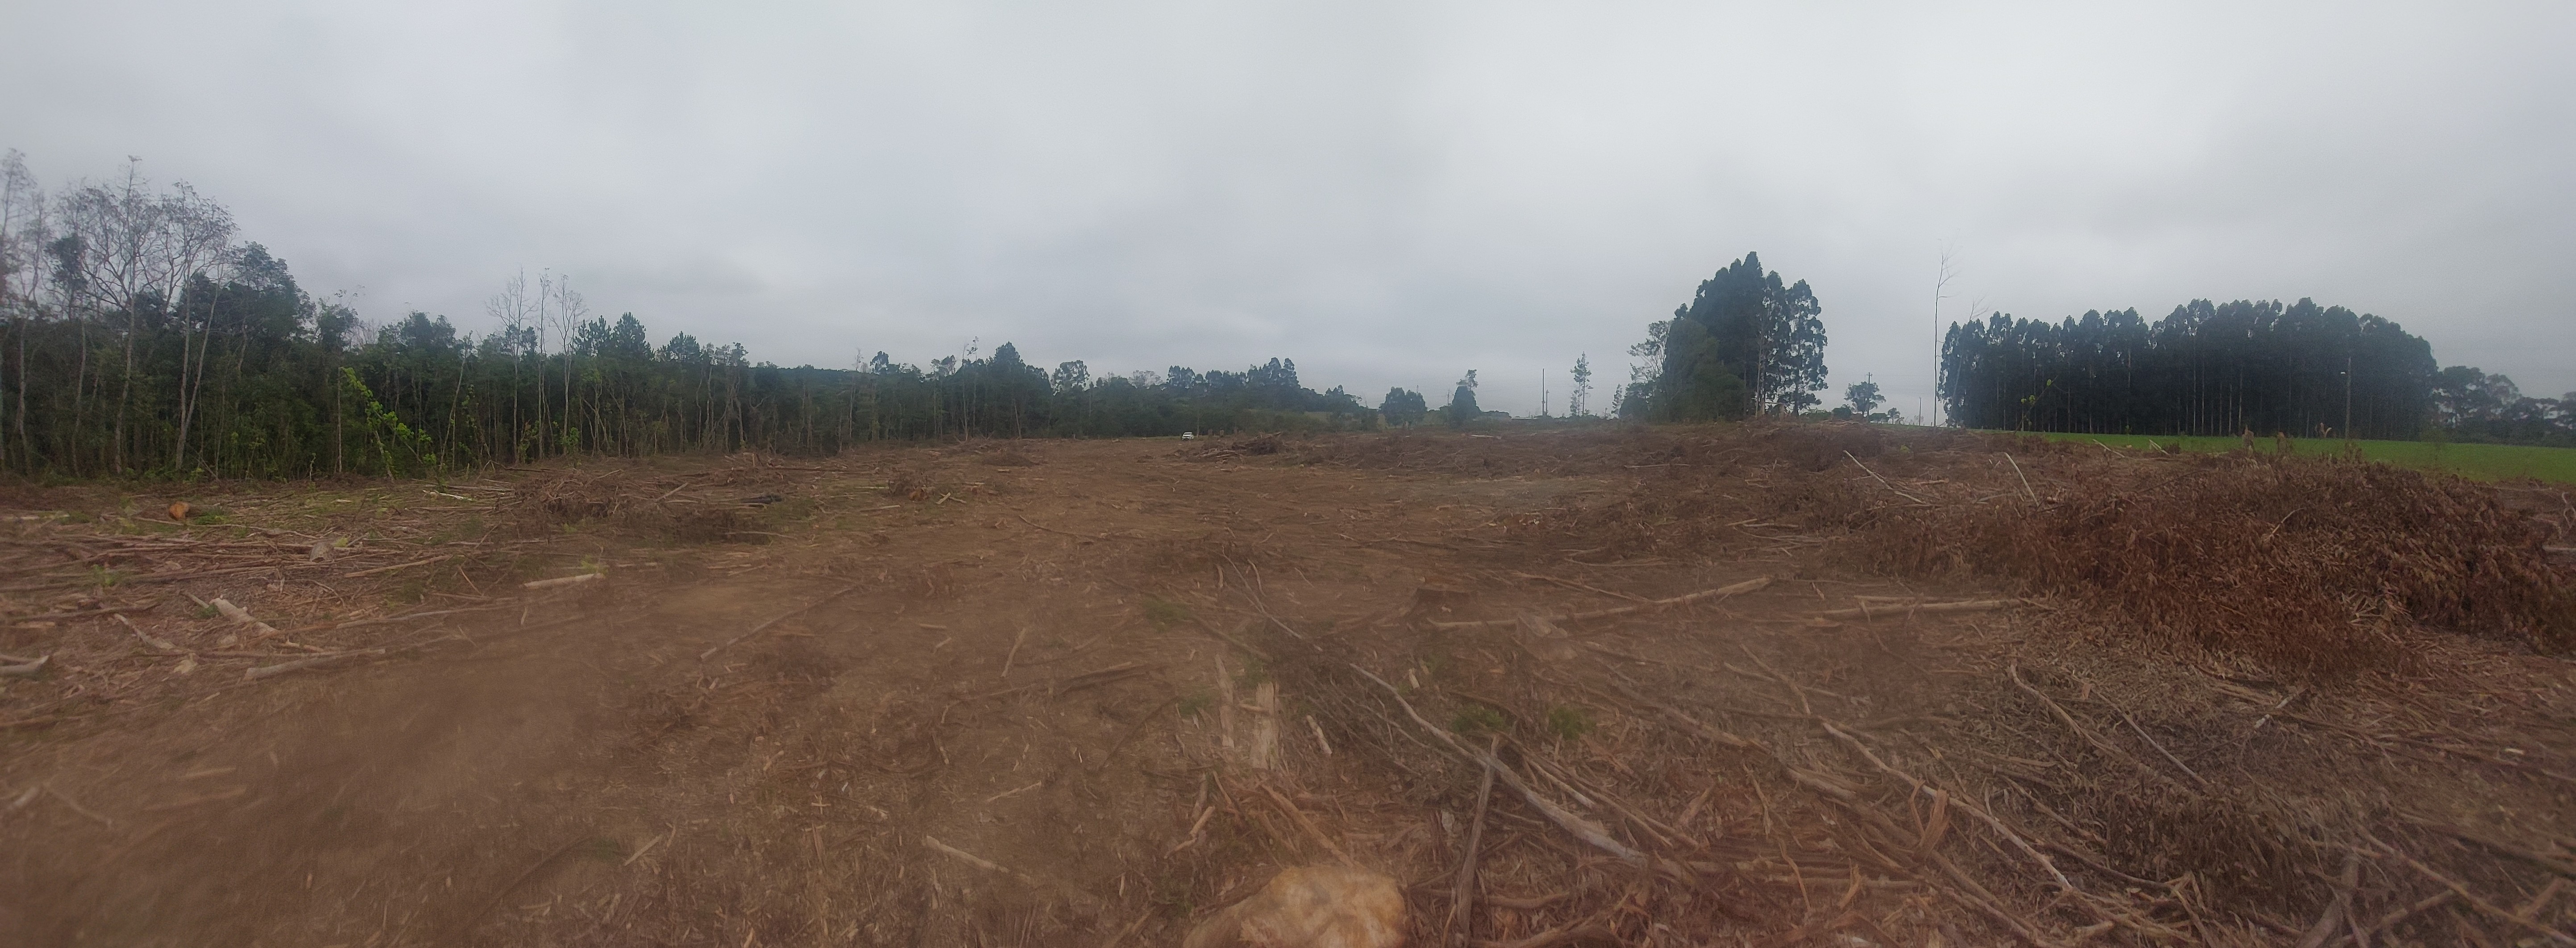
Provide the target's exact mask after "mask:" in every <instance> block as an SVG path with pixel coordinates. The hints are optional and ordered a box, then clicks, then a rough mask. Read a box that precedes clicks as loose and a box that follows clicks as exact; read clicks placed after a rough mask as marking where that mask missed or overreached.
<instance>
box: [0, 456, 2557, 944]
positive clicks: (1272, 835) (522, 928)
mask: <svg viewBox="0 0 2576 948" xmlns="http://www.w3.org/2000/svg"><path fill="white" fill-rule="evenodd" d="M180 500H184V501H186V502H187V503H189V504H191V505H192V508H193V509H192V510H191V511H190V512H189V516H190V518H191V522H189V523H187V524H185V525H183V524H181V523H178V522H174V521H173V520H172V518H171V516H170V513H169V512H168V511H167V510H166V509H165V508H166V507H167V506H168V505H169V504H170V503H171V502H172V501H180ZM0 506H5V508H6V510H5V514H6V517H7V519H6V521H5V522H0V575H5V576H6V577H7V578H6V579H5V580H0V608H5V609H6V610H7V612H8V613H9V615H10V616H11V621H10V624H9V625H8V626H7V627H6V629H5V631H0V664H7V665H10V666H11V667H12V668H15V669H19V670H20V671H17V672H8V670H5V669H0V673H8V674H9V675H10V676H9V677H0V683H5V691H0V943H7V944H12V945H87V944H96V945H254V944H256V945H272V946H285V945H316V946H320V945H346V946H353V948H354V946H369V948H376V946H388V945H449V944H492V945H503V944H507V945H719V946H727V948H732V946H751V945H842V944H862V945H882V944H903V945H941V946H946V945H1085V946H1100V945H1112V944H1127V945H1171V944H1178V943H1179V941H1180V939H1181V937H1182V935H1183V934H1184V933H1185V932H1187V931H1188V930H1189V927H1190V925H1191V924H1192V922H1193V921H1194V920H1196V919H1199V918H1202V917H1204V916H1205V915H1206V914H1208V913H1209V912H1211V911H1213V910H1214V909H1217V908H1219V907H1222V906H1224V905H1226V904H1228V903H1230V902H1233V901H1235V900H1237V899H1239V898H1241V897H1243V896H1244V895H1246V894H1248V893H1249V892H1251V891H1253V890H1254V889H1256V888H1258V887H1259V886H1260V885H1261V884H1262V883H1263V882H1264V881H1266V880H1267V879H1268V878H1269V877H1270V875H1271V874H1272V873H1273V872H1275V871H1276V870H1277V869H1278V868H1280V867H1283V866H1290V865H1302V864H1336V863H1344V862H1348V863H1353V864H1357V865H1359V866H1363V867H1368V868H1371V869H1376V870H1380V871H1383V872H1386V873H1388V874H1390V875H1392V876H1394V877H1395V878H1397V879H1398V880H1400V881H1401V882H1402V883H1404V884H1405V885H1406V886H1407V888H1406V896H1407V903H1408V908H1409V910H1410V916H1411V925H1412V926H1413V935H1412V942H1411V943H1413V944H1416V945H1438V944H1445V943H1449V942H1452V941H1461V942H1465V943H1483V942H1491V943H1498V944H1516V945H1532V946H1534V945H1544V944H1560V943H1596V944H1624V945H1659V946H1660V945H1702V944H1719V945H1737V944H1761V945H1786V944H1795V943H1811V944H1831V945H1862V944H1869V945H1926V944H1942V945H1985V944H2007V943H2032V944H2049V945H2071V944H2081V943H2093V944H2164V943H2170V944H2183V945H2213V946H2215V945H2273V944H2281V945H2287V944H2306V945H2325V944H2337V943H2359V944H2365V945H2386V944H2424V945H2431V944H2494V945H2505V944H2568V943H2576V940H2571V939H2570V938H2569V936H2568V935H2567V934H2566V933H2567V932H2568V931H2569V930H2570V929H2571V921H2576V894H2568V893H2565V892H2564V889H2565V888H2566V886H2567V885H2568V881H2567V880H2569V879H2571V878H2576V688H2571V685H2576V675H2571V670H2572V669H2576V666H2571V665H2570V664H2569V663H2567V662H2566V661H2564V660H2562V659H2560V658H2556V657H2552V655H2553V654H2554V653H2563V652H2564V650H2565V647H2566V645H2567V644H2568V643H2569V642H2571V641H2576V599H2571V598H2570V593H2569V588H2570V584H2571V565H2570V563H2569V560H2568V558H2567V556H2566V554H2565V553H2564V552H2563V548H2564V547H2566V546H2567V545H2569V544H2570V542H2571V540H2570V530H2571V527H2576V506H2571V505H2570V503H2569V500H2568V498H2567V496H2566V495H2565V494H2563V493H2558V492H2553V489H2544V488H2538V487H2523V488H2515V487H2504V488H2498V487H2493V486H2476V485H2468V484H2465V483H2461V482H2455V481H2448V480H2428V479H2426V478H2425V477H2423V476H2421V475H2417V474H2414V473H2412V472H2403V471H2389V470H2387V469H2381V468H2375V467H2374V468H2365V467H2360V466H2353V465H2338V464H2335V463H2333V462H2329V461H2324V460H2312V459H2290V460H2281V459H2264V458H2255V457H2238V458H2229V457H2184V458H2176V457H2167V456H2163V455H2149V454H2134V455H2133V454H2120V453H2115V452H2112V451H2109V450H2107V449H2101V448H2097V447H2094V446H2089V445H2088V446H2082V447H2081V448H2080V449H2078V448H2074V447H2069V446H2066V445H2044V444H2040V443H2038V442H2035V441H2014V440H2010V439H2003V438H1988V437H1976V436H1955V435H1921V436H1904V437H1898V436H1894V435H1890V434H1888V433H1886V432H1880V431H1872V430H1867V429H1858V428H1845V427H1829V426H1790V427H1784V428H1752V427H1723V428H1707V429H1670V430H1666V429H1657V430H1632V431H1609V430H1598V431H1567V432H1539V433H1529V434H1520V433H1511V432H1506V433H1505V434H1504V435H1503V436H1501V437H1492V436H1467V435H1450V434H1440V435H1372V436H1350V437H1337V438H1324V439H1316V440H1311V441H1296V440H1280V439H1270V438H1260V439H1246V440H1242V441H1238V442H1231V443H1211V442H1208V441H1199V442H1190V443H1183V442H1177V441H1169V440H1159V441H1099V442H974V443H967V444H962V445H944V446H936V447H920V448H908V449H889V450H884V451H877V452H865V453H854V454H850V455H847V456H844V457H841V458H837V459H831V460H822V461H815V460H784V459H778V458H764V457H751V456H743V457H732V458H722V459H667V458H666V459H656V460H649V461H638V462H612V461H593V462H589V463H585V464H581V465H578V466H572V465H566V466H560V467H554V466H549V467H543V468H536V469H527V470H512V471H502V472H496V473H494V474H491V475H489V476H485V477H479V478H476V479H474V480H470V481H465V482H457V483H448V484H431V483H412V482H403V483H390V484H388V483H381V482H378V483H364V484H360V483H350V484H342V485H322V486H314V485H302V484H296V485H285V484H277V485H244V484H229V485H220V486H218V487H215V488H210V489H205V490H201V491H197V492H190V493H174V494H154V495H148V496H147V495H139V494H138V495H128V494H122V493H118V492H115V491H112V490H110V489H108V488H103V487H78V488H54V489H36V488H20V489H15V490H14V491H11V492H7V493H0ZM581 576H596V577H597V578H596V579H584V580H575V581H572V582H567V583H558V584H551V585H540V586H537V587H536V588H529V586H528V585H527V584H528V583H531V582H541V581H544V580H549V579H566V578H573V577H581ZM217 599H222V600H223V601H224V604H227V605H231V606H235V607H238V609H239V610H241V611H242V612H243V613H245V614H246V615H247V616H249V617H252V618H254V619H255V620H256V621H257V622H258V623H262V624H259V625H254V624H248V623H245V622H243V621H240V620H239V619H236V618H232V617H228V616H227V615H225V613H224V611H223V610H221V609H218V608H215V607H214V606H212V605H208V606H202V607H201V605H200V601H201V600H202V601H203V602H205V603H209V604H212V603H214V601H215V600H217ZM38 659H41V660H43V662H44V665H43V666H42V667H34V668H28V667H26V666H28V665H30V664H32V663H33V662H35V661H36V660H38ZM1489 767H1490V768H1491V772H1492V773H1493V775H1494V776H1495V777H1496V778H1497V779H1496V780H1495V782H1493V784H1492V789H1491V791H1490V799H1489V800H1488V801H1487V802H1486V803H1485V804H1484V805H1483V806H1481V807H1480V805H1479V790H1480V785H1481V784H1482V778H1484V776H1485V775H1486V774H1487V773H1488V768H1489ZM1480 814H1481V815H1480ZM1471 838H1473V839H1477V840H1479V844H1478V849H1479V852H1478V853H1477V855H1476V858H1475V860H1474V861H1475V864H1476V866H1477V867H1478V868H1477V871H1476V872H1475V874H1474V878H1473V881H1472V884H1471V885H1469V886H1467V887H1466V888H1465V889H1464V890H1463V891H1465V892H1467V893H1469V894H1470V896H1471V899H1472V904H1471V905H1470V906H1469V907H1468V911H1465V912H1463V913H1458V914H1456V915H1454V916H1453V906H1454V905H1455V903H1456V902H1457V901H1458V898H1457V893H1459V892H1460V891H1462V889H1461V888H1460V887H1459V885H1458V876H1459V869H1460V865H1461V862H1462V859H1463V857H1464V856H1465V855H1466V854H1465V852H1464V850H1465V849H1466V848H1467V845H1468V840H1469V839H1471Z"/></svg>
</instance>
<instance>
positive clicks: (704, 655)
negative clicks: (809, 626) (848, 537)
mask: <svg viewBox="0 0 2576 948" xmlns="http://www.w3.org/2000/svg"><path fill="white" fill-rule="evenodd" d="M592 575H597V574H592ZM858 588H859V584H857V583H851V584H850V585H847V586H843V587H841V590H840V591H839V592H836V593H833V594H831V595H829V596H825V597H823V598H821V599H817V600H814V601H813V602H809V603H806V604H804V605H801V606H798V607H796V608H794V609H790V610H788V611H786V612H782V613H779V614H778V615H776V616H774V617H772V618H770V620H769V621H767V622H763V623H761V624H759V625H755V626H752V627H751V631H749V632H745V633H743V634H741V635H737V636H734V637H733V638H730V639H726V640H724V641H723V642H720V643H717V644H716V645H715V646H714V647H712V648H709V649H707V650H706V651H703V652H699V653H698V660H699V661H702V662H703V661H706V660H707V659H710V658H714V657H715V654H716V653H717V652H721V651H724V650H725V649H728V648H732V647H733V646H734V645H736V644H737V643H740V642H741V641H742V640H744V639H747V638H750V637H752V636H755V635H759V634H760V633H762V632H765V631H768V629H769V627H770V626H773V625H777V624H779V623H781V622H785V621H787V620H789V619H792V618H795V617H797V616H801V615H804V614H805V613H807V612H810V611H812V610H813V609H814V607H816V606H820V605H822V604H824V603H827V602H831V601H832V600H835V599H839V598H841V597H843V596H846V595H849V594H850V593H851V592H853V591H856V590H857V589H858Z"/></svg>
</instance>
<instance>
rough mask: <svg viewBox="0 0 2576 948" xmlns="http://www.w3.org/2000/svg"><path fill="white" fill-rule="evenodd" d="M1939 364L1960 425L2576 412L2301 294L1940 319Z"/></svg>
mask: <svg viewBox="0 0 2576 948" xmlns="http://www.w3.org/2000/svg"><path fill="white" fill-rule="evenodd" d="M1941 370H1942V371H1941V381H1940V397H1941V401H1942V404H1943V405H1944V407H1945V409H1946V410H1947V412H1948V415H1949V418H1950V420H1951V423H1952V424H1956V425H1963V426H1966V427H1970V428H1990V429H2006V430H2021V431H2064V432H2082V433H2093V434H2158V435H2234V434H2239V433H2241V432H2244V431H2253V432H2255V433H2257V434H2259V435H2263V436H2269V435H2271V434H2273V433H2275V432H2283V433H2288V434H2292V435H2298V436H2303V437H2304V436H2318V435H2324V434H2329V433H2331V434H2334V435H2336V436H2352V437H2360V438H2374V439H2400V440H2405V439H2414V438H2418V437H2424V436H2427V435H2432V436H2437V437H2452V438H2458V439H2463V440H2499V441H2503V440H2512V441H2523V442H2530V443H2561V442H2566V441H2568V440H2569V439H2570V435H2571V427H2570V426H2571V424H2576V417H2571V416H2570V414H2569V409H2570V408H2571V407H2576V395H2571V396H2570V397H2569V398H2567V399H2532V398H2524V397H2522V396H2521V395H2520V394H2519V393H2518V392H2516V391H2514V390H2513V383H2512V381H2511V380H2510V379H2506V378H2504V377H2503V376H2490V375H2486V374H2484V373H2481V372H2479V371H2478V370H2477V369H2474V368H2466V367H2453V368H2449V369H2443V368H2440V367H2439V366H2438V364H2437V363H2436V362H2435V361H2434V359H2433V349H2432V346H2431V344H2430V343H2427V342H2426V341H2425V340H2424V339H2422V338H2421V337H2418V336H2414V335H2411V334H2409V333H2407V332H2406V331H2405V329H2404V328H2403V327H2400V326H2399V325H2397V324H2396V323H2393V322H2390V321H2388V320H2385V319H2381V318H2379V317H2377V316H2372V315H2369V314H2364V313H2354V312H2353V311H2351V310H2349V309H2345V308H2343V307H2340V306H2333V307H2326V306H2319V305H2317V304H2316V303H2315V302H2314V301H2312V300H2306V299H2302V300H2300V301H2298V302H2297V303H2293V304H2289V305H2286V306H2285V305H2283V304H2281V303H2280V302H2278V301H2273V302H2255V301H2247V300H2239V301H2236V302H2232V303H2225V304H2213V303H2211V302H2210V301H2208V300H2195V301H2193V302H2191V303H2188V304H2185V305H2182V306H2177V307H2175V308H2174V311H2173V312H2172V313H2170V314H2167V315H2166V316H2165V317H2164V318H2163V319H2160V320H2157V321H2156V322H2154V323H2148V322H2147V321H2146V320H2144V319H2141V318H2140V317H2139V315H2138V312H2137V310H2134V309H2130V310H2120V311H2115V312H2108V313H2105V312H2101V311H2093V312H2087V313H2085V314H2084V315H2083V316H2081V317H2069V318H2067V319H2066V320H2064V321H2063V322H2057V323H2050V322H2045V321H2041V320H2029V319H2014V318H2012V317H2011V316H2009V315H2000V314H1999V315H1996V316H1994V317H1991V318H1989V319H1986V320H1984V321H1971V322H1966V323H1959V324H1954V325H1952V326H1951V327H1950V329H1949V331H1948V333H1947V336H1946V338H1945V339H1944V341H1943V344H1942V352H1941ZM2347 419H2349V421H2347Z"/></svg>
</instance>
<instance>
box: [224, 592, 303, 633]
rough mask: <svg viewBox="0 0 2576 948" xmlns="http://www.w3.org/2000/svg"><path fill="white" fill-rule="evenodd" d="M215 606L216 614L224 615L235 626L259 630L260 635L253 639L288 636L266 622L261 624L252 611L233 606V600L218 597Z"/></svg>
mask: <svg viewBox="0 0 2576 948" xmlns="http://www.w3.org/2000/svg"><path fill="white" fill-rule="evenodd" d="M213 606H214V607H215V611H216V612H220V613H223V616H224V618H227V619H231V620H233V624H234V625H246V626H250V627H251V628H254V629H258V630H259V634H258V635H256V636H253V638H262V639H264V638H268V637H270V636H273V635H284V634H286V633H283V632H279V631H277V627H276V626H273V625H269V624H268V623H266V622H261V621H259V619H258V618H257V617H255V616H252V615H251V614H250V610H248V609H244V608H242V607H240V606H236V605H233V603H232V600H229V599H225V598H223V597H221V596H217V597H215V600H214V602H213Z"/></svg>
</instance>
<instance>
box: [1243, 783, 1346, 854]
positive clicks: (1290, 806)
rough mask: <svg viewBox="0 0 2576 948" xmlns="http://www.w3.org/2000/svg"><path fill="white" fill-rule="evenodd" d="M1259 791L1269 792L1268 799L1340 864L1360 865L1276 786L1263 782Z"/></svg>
mask: <svg viewBox="0 0 2576 948" xmlns="http://www.w3.org/2000/svg"><path fill="white" fill-rule="evenodd" d="M1261 792H1263V793H1266V794H1269V795H1270V801H1271V802H1272V803H1276V804H1278V805H1279V809H1280V810H1281V811H1283V812H1285V813H1287V814H1288V819H1290V820H1292V821H1294V822H1295V823H1296V824H1297V828H1298V829H1301V830H1304V831H1306V835H1307V836H1310V837H1313V838H1314V840H1315V842H1317V843H1320V844H1322V845H1323V847H1324V851H1325V852H1329V853H1332V854H1333V858H1335V859H1339V860H1341V861H1342V865H1345V866H1349V867H1351V868H1353V869H1357V868H1359V867H1360V864H1359V862H1358V861H1356V860H1353V859H1352V858H1351V854H1349V853H1346V852H1343V851H1342V847H1341V845H1340V844H1338V843H1335V842H1333V838H1332V837H1330V836H1326V835H1324V831H1323V830H1321V829H1317V828H1316V827H1315V821H1313V820H1310V819H1307V818H1306V811H1304V810H1300V809H1298V808H1297V805H1296V804H1294V803H1290V802H1288V798H1287V797H1286V796H1283V795H1281V794H1280V792H1279V790H1278V788H1276V787H1272V786H1271V785H1270V784H1268V783H1266V782H1265V783H1263V784H1262V785H1261Z"/></svg>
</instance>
